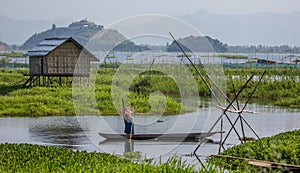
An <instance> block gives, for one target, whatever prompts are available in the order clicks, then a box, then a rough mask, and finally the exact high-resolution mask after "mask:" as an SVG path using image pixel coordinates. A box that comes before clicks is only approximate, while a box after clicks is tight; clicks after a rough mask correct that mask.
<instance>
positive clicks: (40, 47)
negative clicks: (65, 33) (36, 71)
mask: <svg viewBox="0 0 300 173" xmlns="http://www.w3.org/2000/svg"><path fill="white" fill-rule="evenodd" d="M68 40H71V41H72V42H73V43H75V44H76V45H77V46H79V47H80V48H81V49H83V50H84V51H85V52H86V53H88V54H89V55H90V56H91V59H90V60H91V61H98V59H97V58H96V57H95V56H94V55H93V54H92V53H91V52H89V51H88V50H86V49H84V47H82V46H81V45H80V44H79V43H78V42H77V41H76V40H74V39H73V38H72V37H69V38H45V40H43V41H42V42H40V43H39V44H37V45H36V46H35V47H33V48H32V49H31V50H29V51H28V52H27V53H26V54H25V55H26V56H31V57H33V56H47V55H48V54H49V53H50V52H51V51H53V50H54V49H56V48H57V47H58V46H60V45H61V44H63V43H64V42H66V41H68Z"/></svg>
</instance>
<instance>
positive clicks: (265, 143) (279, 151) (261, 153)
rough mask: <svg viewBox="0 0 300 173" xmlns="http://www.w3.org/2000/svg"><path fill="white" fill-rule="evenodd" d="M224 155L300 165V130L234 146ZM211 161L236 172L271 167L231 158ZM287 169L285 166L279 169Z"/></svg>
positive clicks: (261, 170)
mask: <svg viewBox="0 0 300 173" xmlns="http://www.w3.org/2000/svg"><path fill="white" fill-rule="evenodd" d="M222 155H227V156H236V157H242V158H248V159H256V160H265V161H271V162H277V163H283V164H293V165H300V130H295V131H291V132H286V133H281V134H278V135H275V136H272V137H267V138H263V139H261V140H257V141H253V142H248V143H246V144H241V145H238V146H235V147H232V148H230V149H228V150H226V151H224V152H223V153H222ZM209 162H210V163H214V164H216V165H219V166H220V167H224V168H226V169H229V170H234V171H235V172H269V171H271V170H270V169H267V168H264V169H263V168H259V167H256V166H250V165H248V164H247V161H242V160H239V159H231V158H211V159H210V160H209ZM284 170H285V171H286V169H285V168H282V169H281V170H277V171H279V172H280V171H284Z"/></svg>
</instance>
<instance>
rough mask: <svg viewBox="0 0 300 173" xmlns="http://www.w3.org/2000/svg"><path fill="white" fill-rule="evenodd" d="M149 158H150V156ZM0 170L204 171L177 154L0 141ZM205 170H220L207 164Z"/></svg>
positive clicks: (187, 172)
mask: <svg viewBox="0 0 300 173" xmlns="http://www.w3.org/2000/svg"><path fill="white" fill-rule="evenodd" d="M150 160H151V159H150ZM0 163H1V164H0V172H8V173H9V172H11V173H18V172H22V173H23V172H30V173H32V172H70V173H71V172H99V173H100V172H120V173H121V172H126V173H127V172H141V173H144V172H158V173H173V172H174V173H175V172H176V173H179V172H186V173H190V172H191V173H192V172H205V170H203V171H199V170H196V168H195V166H193V165H188V164H187V162H185V161H182V160H181V158H179V157H176V156H174V157H171V158H170V159H169V160H168V161H167V162H166V163H162V162H155V163H154V162H152V161H149V160H148V161H147V159H146V160H144V161H141V162H140V163H134V162H132V161H130V160H127V159H124V158H122V157H118V156H115V155H109V154H104V153H97V152H90V153H88V152H86V151H73V150H70V149H67V148H57V147H52V146H40V145H31V144H7V143H5V144H0ZM208 172H220V171H219V169H218V168H217V167H210V168H209V171H208Z"/></svg>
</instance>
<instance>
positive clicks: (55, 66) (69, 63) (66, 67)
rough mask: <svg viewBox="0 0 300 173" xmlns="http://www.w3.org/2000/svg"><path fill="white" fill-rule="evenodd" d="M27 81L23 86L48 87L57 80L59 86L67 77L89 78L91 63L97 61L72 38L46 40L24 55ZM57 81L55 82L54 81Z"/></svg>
mask: <svg viewBox="0 0 300 173" xmlns="http://www.w3.org/2000/svg"><path fill="white" fill-rule="evenodd" d="M26 55H27V56H29V76H30V77H29V79H28V80H27V81H26V82H25V83H24V85H32V84H37V85H48V84H50V83H53V80H52V79H53V78H58V83H59V84H60V85H61V82H62V78H65V79H64V81H66V82H67V83H68V82H71V81H72V79H71V80H70V78H68V77H73V76H77V77H89V73H90V66H91V61H98V59H97V58H96V57H95V56H94V55H93V54H92V53H91V52H89V51H88V50H86V49H85V48H84V47H83V46H82V45H80V44H79V43H78V42H77V41H76V40H74V39H73V38H72V37H69V38H46V39H45V40H43V41H42V42H40V43H39V44H37V45H36V46H35V47H33V48H32V49H31V50H29V51H28V52H27V53H26ZM56 81H57V80H56Z"/></svg>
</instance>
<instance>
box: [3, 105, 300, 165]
mask: <svg viewBox="0 0 300 173" xmlns="http://www.w3.org/2000/svg"><path fill="white" fill-rule="evenodd" d="M247 109H249V110H252V111H255V112H259V113H258V114H244V117H245V119H246V120H247V122H249V123H250V124H251V125H252V126H253V128H254V129H255V130H256V132H257V133H258V134H259V135H260V137H267V136H272V135H275V134H277V133H280V132H285V131H290V130H294V129H299V128H300V121H299V118H300V113H299V112H300V110H295V109H283V108H278V107H272V106H263V105H257V104H249V106H248V107H247ZM220 115H221V111H220V110H218V109H217V108H216V107H214V106H209V107H203V108H199V110H197V111H196V112H192V113H187V114H182V115H176V116H156V115H153V116H145V115H136V118H135V123H136V125H135V133H176V132H191V131H192V132H205V131H208V130H209V129H210V127H211V126H212V124H213V123H214V122H215V120H216V119H217V118H218V117H219V116H220ZM228 116H229V117H230V119H232V120H234V119H235V118H236V115H235V114H233V113H231V114H228ZM157 120H160V121H161V122H157ZM224 120H225V121H224V122H225V124H224V126H225V129H224V130H225V132H226V133H227V132H228V128H229V127H230V126H229V123H228V121H227V120H226V119H224ZM123 128H124V124H123V120H122V117H121V116H53V117H40V118H29V117H24V118H23V117H17V118H12V117H1V118H0V143H4V142H9V143H31V144H40V145H52V146H60V147H68V148H71V149H74V150H86V151H97V152H106V153H114V154H120V155H123V154H124V152H127V151H139V152H141V153H142V155H143V156H146V157H149V158H160V157H162V158H163V159H167V158H169V156H171V155H174V154H176V155H180V156H183V158H184V159H185V160H188V161H189V162H196V160H195V157H189V156H186V155H187V154H190V153H192V152H193V151H194V149H195V148H196V146H197V145H198V142H180V141H178V142H163V141H157V140H146V141H133V142H132V143H131V145H130V143H128V140H125V141H107V140H106V139H105V138H103V137H101V136H100V135H98V133H99V132H113V133H122V132H123ZM219 130H220V127H219V126H218V128H217V129H215V130H214V131H219ZM237 130H238V131H240V130H241V128H240V125H237ZM245 130H246V136H247V137H254V136H255V135H254V134H253V133H252V132H251V130H250V129H249V128H247V127H245ZM219 137H220V135H219V134H215V135H213V136H211V137H210V139H213V140H214V141H218V140H219ZM236 144H239V140H238V138H237V136H236V135H235V133H231V135H230V137H229V139H228V140H227V142H226V147H231V146H233V145H236ZM218 147H219V146H218V144H214V143H207V144H204V145H202V146H201V147H200V149H199V151H198V155H201V156H203V157H202V159H205V157H206V156H208V155H210V154H217V152H218Z"/></svg>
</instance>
